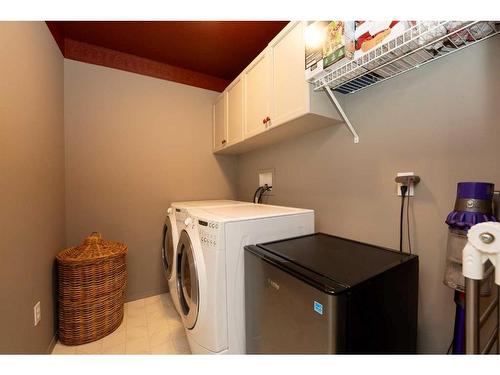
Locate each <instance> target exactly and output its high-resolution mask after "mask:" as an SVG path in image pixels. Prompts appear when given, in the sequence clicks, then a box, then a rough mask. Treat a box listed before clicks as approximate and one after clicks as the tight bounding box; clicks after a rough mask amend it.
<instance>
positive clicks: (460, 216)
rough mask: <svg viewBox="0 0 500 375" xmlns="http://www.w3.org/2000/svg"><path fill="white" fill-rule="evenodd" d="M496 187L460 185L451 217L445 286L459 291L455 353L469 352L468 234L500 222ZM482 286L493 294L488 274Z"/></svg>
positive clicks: (489, 268) (484, 184)
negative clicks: (465, 252)
mask: <svg viewBox="0 0 500 375" xmlns="http://www.w3.org/2000/svg"><path fill="white" fill-rule="evenodd" d="M493 193H494V185H493V184H491V183H486V182H460V183H458V186H457V198H456V200H455V208H454V210H453V211H451V212H450V213H449V214H448V217H447V218H446V224H448V228H449V232H448V243H447V250H446V270H445V275H444V284H445V285H447V286H449V287H450V288H452V289H454V290H455V296H454V301H455V304H456V309H455V327H454V332H453V345H452V346H453V351H452V353H453V354H464V353H465V294H464V292H465V279H464V276H463V274H462V250H463V249H464V247H465V245H466V244H467V232H468V231H469V229H470V228H471V227H472V226H474V225H475V224H479V223H483V222H487V221H497V220H496V218H495V216H494V215H493ZM492 271H493V267H491V265H490V267H486V277H485V279H484V282H483V284H482V285H481V290H480V293H481V295H483V296H486V295H489V294H490V293H491V282H490V281H491V280H490V278H489V277H488V273H491V272H492Z"/></svg>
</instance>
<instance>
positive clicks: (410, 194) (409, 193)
mask: <svg viewBox="0 0 500 375" xmlns="http://www.w3.org/2000/svg"><path fill="white" fill-rule="evenodd" d="M404 176H415V172H398V174H397V177H404ZM401 185H403V184H401V183H399V182H398V183H396V194H397V195H398V197H400V196H401ZM414 195H415V184H413V183H410V186H409V187H408V191H407V193H406V196H407V197H413V196H414Z"/></svg>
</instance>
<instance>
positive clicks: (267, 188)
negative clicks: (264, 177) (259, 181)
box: [259, 184, 272, 203]
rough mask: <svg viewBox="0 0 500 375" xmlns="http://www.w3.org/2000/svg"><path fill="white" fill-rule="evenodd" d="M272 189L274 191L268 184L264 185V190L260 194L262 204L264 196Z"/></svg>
mask: <svg viewBox="0 0 500 375" xmlns="http://www.w3.org/2000/svg"><path fill="white" fill-rule="evenodd" d="M271 189H272V186H268V185H267V184H264V189H262V190H261V192H260V194H259V203H261V202H262V196H263V195H264V193H265V192H266V191H270V190H271Z"/></svg>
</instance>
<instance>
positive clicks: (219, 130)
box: [213, 93, 227, 151]
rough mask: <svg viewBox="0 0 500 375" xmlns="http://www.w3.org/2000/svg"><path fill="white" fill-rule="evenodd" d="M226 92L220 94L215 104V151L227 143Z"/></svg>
mask: <svg viewBox="0 0 500 375" xmlns="http://www.w3.org/2000/svg"><path fill="white" fill-rule="evenodd" d="M226 119H227V117H226V93H222V94H221V95H219V96H218V97H217V99H216V101H215V103H214V106H213V133H214V144H213V149H214V151H217V150H220V149H221V148H223V147H224V146H225V145H226V140H227V137H226V131H227V125H226V123H227V122H226Z"/></svg>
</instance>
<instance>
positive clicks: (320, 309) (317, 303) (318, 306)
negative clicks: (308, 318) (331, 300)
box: [314, 301, 323, 315]
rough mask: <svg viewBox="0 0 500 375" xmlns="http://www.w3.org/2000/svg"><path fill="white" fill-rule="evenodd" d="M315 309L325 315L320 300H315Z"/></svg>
mask: <svg viewBox="0 0 500 375" xmlns="http://www.w3.org/2000/svg"><path fill="white" fill-rule="evenodd" d="M314 311H315V312H317V313H318V314H320V315H323V305H322V304H321V303H319V302H316V301H314Z"/></svg>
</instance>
